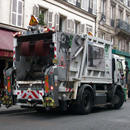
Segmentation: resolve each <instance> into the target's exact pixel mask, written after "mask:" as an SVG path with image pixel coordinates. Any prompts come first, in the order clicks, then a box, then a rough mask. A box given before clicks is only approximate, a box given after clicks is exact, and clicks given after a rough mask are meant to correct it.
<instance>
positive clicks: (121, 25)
mask: <svg viewBox="0 0 130 130" xmlns="http://www.w3.org/2000/svg"><path fill="white" fill-rule="evenodd" d="M116 28H119V29H121V30H123V31H126V32H128V33H130V24H128V23H127V22H125V21H123V20H121V19H117V24H116Z"/></svg>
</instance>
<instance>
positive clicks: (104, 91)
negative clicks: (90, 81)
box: [96, 90, 107, 93]
mask: <svg viewBox="0 0 130 130" xmlns="http://www.w3.org/2000/svg"><path fill="white" fill-rule="evenodd" d="M96 93H107V90H96Z"/></svg>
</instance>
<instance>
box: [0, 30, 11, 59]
mask: <svg viewBox="0 0 130 130" xmlns="http://www.w3.org/2000/svg"><path fill="white" fill-rule="evenodd" d="M0 56H2V57H13V32H11V31H7V30H2V29H0Z"/></svg>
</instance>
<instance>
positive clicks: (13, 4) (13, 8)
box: [12, 0, 17, 25]
mask: <svg viewBox="0 0 130 130" xmlns="http://www.w3.org/2000/svg"><path fill="white" fill-rule="evenodd" d="M16 16H17V0H13V1H12V24H13V25H16Z"/></svg>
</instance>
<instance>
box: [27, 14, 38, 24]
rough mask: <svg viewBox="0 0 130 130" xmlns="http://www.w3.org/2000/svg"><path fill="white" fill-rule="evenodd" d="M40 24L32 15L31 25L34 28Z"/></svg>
mask: <svg viewBox="0 0 130 130" xmlns="http://www.w3.org/2000/svg"><path fill="white" fill-rule="evenodd" d="M37 24H38V21H37V20H36V18H35V17H34V16H33V15H32V16H31V19H30V22H29V25H30V26H32V25H37Z"/></svg>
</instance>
